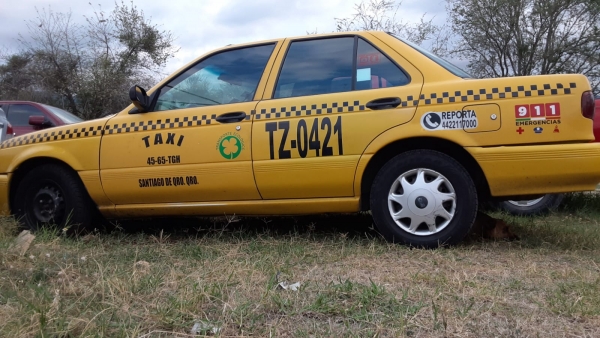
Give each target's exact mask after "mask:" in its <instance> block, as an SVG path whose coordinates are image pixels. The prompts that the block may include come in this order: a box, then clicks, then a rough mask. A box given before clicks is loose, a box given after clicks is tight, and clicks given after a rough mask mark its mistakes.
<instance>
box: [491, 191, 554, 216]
mask: <svg viewBox="0 0 600 338" xmlns="http://www.w3.org/2000/svg"><path fill="white" fill-rule="evenodd" d="M563 198H564V195H563V194H547V195H544V196H543V197H542V198H541V199H534V200H523V201H517V200H514V201H503V202H500V205H499V206H500V209H502V210H504V211H506V212H508V213H510V214H512V215H515V216H541V215H546V214H548V213H549V212H550V211H553V210H555V209H556V208H558V206H559V205H560V203H561V202H562V200H563Z"/></svg>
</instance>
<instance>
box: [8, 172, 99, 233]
mask: <svg viewBox="0 0 600 338" xmlns="http://www.w3.org/2000/svg"><path fill="white" fill-rule="evenodd" d="M91 204H92V203H91V199H90V197H89V196H88V194H87V191H86V190H85V187H84V186H83V183H82V182H81V180H80V179H79V177H78V176H77V174H76V173H75V172H73V171H72V170H71V169H69V168H67V167H64V166H60V165H56V164H45V165H41V166H39V167H36V168H34V169H33V170H31V171H30V172H29V173H27V174H26V176H25V177H24V178H23V180H22V181H21V183H20V184H19V186H18V188H17V193H16V197H15V203H14V206H15V214H16V216H17V217H18V218H19V219H20V222H21V224H22V225H23V226H25V227H26V228H28V229H30V230H31V231H36V230H38V229H39V228H40V227H42V226H53V227H59V228H61V229H62V228H65V227H69V228H71V229H80V228H84V227H87V226H88V225H89V224H90V223H91V218H92V216H91V214H92V213H91Z"/></svg>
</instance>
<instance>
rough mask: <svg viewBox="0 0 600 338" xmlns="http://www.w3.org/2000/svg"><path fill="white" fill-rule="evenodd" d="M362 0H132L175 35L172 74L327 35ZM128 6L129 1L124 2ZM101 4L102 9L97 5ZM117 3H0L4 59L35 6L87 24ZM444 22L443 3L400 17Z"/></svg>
mask: <svg viewBox="0 0 600 338" xmlns="http://www.w3.org/2000/svg"><path fill="white" fill-rule="evenodd" d="M357 2H360V0H211V1H206V0H170V1H164V0H161V1H156V0H144V1H139V0H138V1H134V5H136V6H137V7H138V8H140V9H142V10H143V11H144V14H145V15H146V17H149V18H150V20H151V22H152V23H154V24H157V25H159V26H160V28H162V29H164V30H168V31H171V33H172V34H173V36H174V37H175V41H174V43H175V47H176V48H179V51H178V52H177V53H176V54H175V57H173V58H172V59H171V60H170V61H169V62H168V64H167V66H166V67H165V73H166V74H170V73H172V72H174V71H176V70H177V69H179V68H180V67H182V66H183V65H185V64H187V63H188V62H190V61H192V60H193V59H195V58H196V57H198V56H200V55H202V54H204V53H206V52H208V51H211V50H213V49H215V48H219V47H222V46H225V45H228V44H235V43H243V42H252V41H258V40H265V39H271V38H282V37H287V36H298V35H305V34H306V33H307V32H315V31H317V32H319V33H327V32H332V31H334V30H335V18H344V17H350V16H351V15H352V14H353V13H354V12H355V11H354V6H355V3H357ZM125 3H126V4H129V2H127V1H126V2H125ZM98 6H99V7H98ZM113 7H114V0H94V1H93V2H92V4H91V5H90V3H89V2H88V1H84V0H79V1H75V0H70V1H69V0H18V1H13V0H0V23H2V29H0V49H1V51H2V52H1V53H0V55H2V54H3V55H7V54H11V53H15V52H17V51H18V50H19V46H20V44H19V41H18V38H19V34H21V35H22V36H23V37H27V36H28V29H27V25H26V23H27V22H28V21H34V22H35V21H36V17H37V15H36V8H37V9H42V8H46V9H47V8H51V9H52V11H54V12H63V13H66V12H69V11H71V13H72V18H73V20H74V21H76V22H81V23H83V22H85V21H84V20H85V16H88V17H90V16H92V15H93V13H94V9H98V8H101V9H103V10H105V11H110V10H111V9H112V8H113ZM425 13H426V14H427V15H426V17H429V18H434V22H437V23H442V22H443V21H444V19H445V17H446V15H445V1H444V0H404V1H402V5H401V6H400V10H399V11H398V14H397V17H399V18H401V19H402V20H404V21H407V22H410V21H413V20H414V21H416V20H418V19H419V18H420V17H421V16H422V15H423V14H425Z"/></svg>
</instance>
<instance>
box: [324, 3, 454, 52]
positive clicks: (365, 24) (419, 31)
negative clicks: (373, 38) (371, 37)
mask: <svg viewBox="0 0 600 338" xmlns="http://www.w3.org/2000/svg"><path fill="white" fill-rule="evenodd" d="M401 5H402V2H401V1H400V2H398V3H396V2H395V1H392V0H362V1H361V2H360V3H358V4H355V6H354V10H355V13H354V14H352V16H351V17H349V18H336V19H335V22H336V29H337V31H338V32H345V31H354V30H377V31H384V32H389V33H392V34H394V35H396V36H398V37H401V38H405V39H407V40H409V41H411V42H413V43H416V44H418V45H426V48H428V49H429V50H431V51H432V52H433V53H434V54H438V55H444V54H446V51H447V41H448V35H449V32H448V31H447V30H446V29H445V28H446V27H445V26H438V25H435V24H434V23H433V19H429V20H427V19H425V14H423V15H422V16H421V17H420V19H419V22H416V23H410V22H405V21H403V20H401V19H398V18H397V14H398V10H399V9H400V6H401Z"/></svg>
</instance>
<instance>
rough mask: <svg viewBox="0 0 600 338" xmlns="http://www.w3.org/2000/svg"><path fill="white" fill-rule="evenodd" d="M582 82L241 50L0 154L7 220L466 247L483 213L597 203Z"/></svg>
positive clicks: (370, 53) (344, 50) (420, 61)
mask: <svg viewBox="0 0 600 338" xmlns="http://www.w3.org/2000/svg"><path fill="white" fill-rule="evenodd" d="M590 89H591V88H590V85H589V83H588V80H587V78H586V77H585V76H583V75H546V76H530V77H512V78H498V79H473V78H470V76H469V75H468V74H466V73H464V72H463V71H461V70H460V69H458V68H457V67H455V66H453V65H452V64H450V63H448V62H447V61H445V60H443V59H440V58H438V57H437V56H435V55H432V54H430V53H429V52H427V51H425V50H422V49H421V48H419V47H418V46H415V45H412V44H411V43H409V42H407V41H403V40H402V39H399V38H396V37H394V36H392V35H390V34H387V33H383V32H351V33H348V32H346V33H335V34H324V35H310V36H304V37H295V38H286V39H278V40H269V41H262V42H257V43H249V44H241V45H234V46H232V45H230V46H227V47H224V48H222V49H219V50H216V51H212V52H210V53H208V54H206V55H204V56H202V57H200V58H198V59H196V60H194V61H193V62H191V63H189V64H188V65H186V66H185V67H183V68H182V69H181V70H179V71H177V72H176V73H175V74H173V75H171V76H169V77H167V78H166V79H164V80H163V81H161V82H160V83H158V84H157V85H156V86H154V87H153V88H151V89H150V90H148V91H147V92H146V91H145V90H144V89H143V88H140V87H138V86H134V87H132V89H131V90H130V93H129V95H130V98H131V100H132V104H131V105H130V106H129V107H127V108H126V109H124V110H123V111H121V112H119V113H117V114H115V115H112V116H109V117H106V118H102V119H97V120H92V121H86V122H82V123H78V124H73V125H69V126H63V127H57V128H52V129H47V130H43V131H40V132H36V133H31V134H27V135H23V136H20V137H16V138H13V139H10V140H8V141H5V142H3V143H2V144H1V145H0V148H1V149H0V213H2V214H10V213H12V214H15V215H16V216H17V217H20V219H21V221H22V223H23V224H24V225H25V226H27V227H29V228H31V229H34V230H35V229H36V228H37V227H39V226H40V225H43V224H56V225H60V226H63V225H65V224H73V225H77V224H79V225H83V226H86V225H88V224H90V223H92V222H93V218H94V215H95V212H96V210H97V211H99V212H100V213H101V214H102V215H103V216H105V217H107V218H125V217H138V216H144V217H147V216H171V215H172V216H176V215H223V214H237V215H282V214H311V213H347V212H358V211H361V210H370V211H371V213H372V215H373V218H374V221H375V223H376V225H377V227H378V229H379V231H380V232H381V234H382V235H383V236H384V237H385V238H386V239H388V240H389V241H392V242H399V243H404V244H408V245H414V246H424V247H435V246H438V245H442V244H455V243H458V242H459V241H461V240H462V239H463V238H464V236H465V235H466V234H467V232H468V231H469V230H470V228H471V226H472V224H473V222H474V219H475V215H476V213H477V210H478V204H479V203H480V202H481V201H484V200H487V199H489V198H491V197H495V198H503V199H511V198H512V199H515V198H521V199H523V198H529V197H532V196H536V195H540V196H541V195H542V194H547V193H560V192H569V191H583V190H593V189H594V188H595V186H596V184H597V183H598V182H600V170H598V168H599V167H600V145H599V144H594V143H592V142H591V141H593V140H594V135H593V133H592V123H593V122H592V118H593V114H594V100H593V95H592V93H591V91H590Z"/></svg>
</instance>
